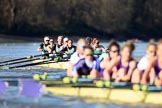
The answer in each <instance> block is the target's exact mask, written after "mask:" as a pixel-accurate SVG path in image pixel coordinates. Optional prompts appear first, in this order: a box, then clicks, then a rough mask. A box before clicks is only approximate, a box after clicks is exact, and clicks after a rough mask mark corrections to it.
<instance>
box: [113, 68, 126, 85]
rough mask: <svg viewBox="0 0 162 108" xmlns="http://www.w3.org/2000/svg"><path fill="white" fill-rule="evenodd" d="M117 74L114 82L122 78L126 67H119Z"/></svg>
mask: <svg viewBox="0 0 162 108" xmlns="http://www.w3.org/2000/svg"><path fill="white" fill-rule="evenodd" d="M117 74H118V76H117V78H116V79H115V82H119V81H120V80H121V79H122V78H124V76H125V74H126V69H124V68H120V69H119V70H118V72H117Z"/></svg>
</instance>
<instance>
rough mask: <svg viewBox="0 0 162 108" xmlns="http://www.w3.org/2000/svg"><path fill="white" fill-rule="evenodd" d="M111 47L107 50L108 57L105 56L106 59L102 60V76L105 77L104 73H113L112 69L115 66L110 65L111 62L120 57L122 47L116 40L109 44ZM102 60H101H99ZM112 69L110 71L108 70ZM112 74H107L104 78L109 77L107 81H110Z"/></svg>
mask: <svg viewBox="0 0 162 108" xmlns="http://www.w3.org/2000/svg"><path fill="white" fill-rule="evenodd" d="M109 43H110V44H109V47H108V49H107V52H108V54H107V56H105V57H104V58H102V59H103V60H102V62H101V63H100V67H101V76H103V75H104V73H105V72H104V71H110V73H112V71H111V68H112V66H111V65H113V63H110V62H112V61H111V60H115V59H116V58H118V57H119V51H120V46H119V44H118V43H117V42H116V41H115V40H111V41H110V42H109ZM99 60H100V58H99ZM108 68H110V69H108ZM110 73H109V74H105V75H104V76H105V77H106V76H107V80H110Z"/></svg>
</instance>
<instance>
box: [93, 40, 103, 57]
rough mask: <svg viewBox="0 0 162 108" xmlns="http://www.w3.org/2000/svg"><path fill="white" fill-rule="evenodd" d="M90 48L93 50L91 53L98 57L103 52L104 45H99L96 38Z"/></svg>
mask: <svg viewBox="0 0 162 108" xmlns="http://www.w3.org/2000/svg"><path fill="white" fill-rule="evenodd" d="M92 48H93V50H94V52H93V54H94V55H95V56H96V57H99V56H100V55H101V54H102V53H103V52H105V48H104V46H102V45H100V41H99V40H98V39H97V38H96V39H95V40H94V41H93V46H92Z"/></svg>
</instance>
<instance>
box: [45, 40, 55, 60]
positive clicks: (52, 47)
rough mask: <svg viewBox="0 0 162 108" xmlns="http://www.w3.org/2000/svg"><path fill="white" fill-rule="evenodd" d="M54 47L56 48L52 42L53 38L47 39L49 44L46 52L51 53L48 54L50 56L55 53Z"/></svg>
mask: <svg viewBox="0 0 162 108" xmlns="http://www.w3.org/2000/svg"><path fill="white" fill-rule="evenodd" d="M55 49H56V44H55V43H54V39H53V38H51V39H50V40H49V45H48V46H47V50H48V52H49V53H51V54H50V55H49V56H50V57H53V56H54V54H56V51H55Z"/></svg>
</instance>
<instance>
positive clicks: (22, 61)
mask: <svg viewBox="0 0 162 108" xmlns="http://www.w3.org/2000/svg"><path fill="white" fill-rule="evenodd" d="M39 59H43V58H35V59H27V60H21V61H16V62H11V63H4V64H1V65H0V66H4V65H13V64H18V63H24V62H29V61H34V60H39Z"/></svg>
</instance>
